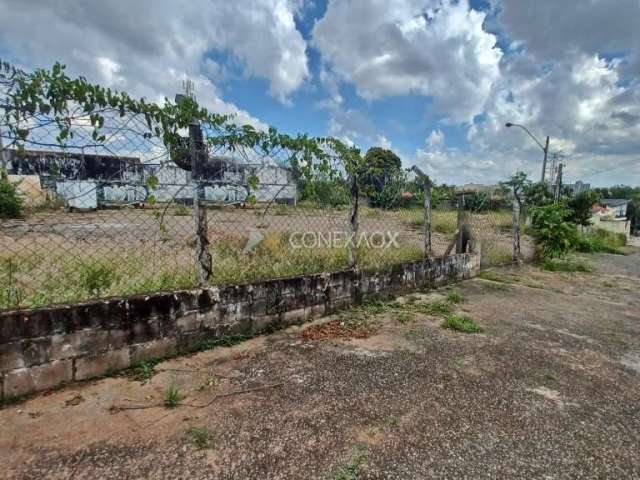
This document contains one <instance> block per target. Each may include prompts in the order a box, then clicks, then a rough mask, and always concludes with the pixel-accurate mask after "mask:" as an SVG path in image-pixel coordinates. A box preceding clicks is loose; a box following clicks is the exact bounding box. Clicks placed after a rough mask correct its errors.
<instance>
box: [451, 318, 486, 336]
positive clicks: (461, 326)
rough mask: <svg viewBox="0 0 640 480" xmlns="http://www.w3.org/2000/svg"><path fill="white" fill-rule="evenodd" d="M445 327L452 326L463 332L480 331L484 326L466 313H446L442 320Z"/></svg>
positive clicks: (453, 328) (452, 328)
mask: <svg viewBox="0 0 640 480" xmlns="http://www.w3.org/2000/svg"><path fill="white" fill-rule="evenodd" d="M442 326H443V327H444V328H450V329H451V330H456V331H458V332H463V333H480V332H482V328H481V327H480V326H479V325H478V324H477V323H476V322H475V320H474V319H473V318H471V317H468V316H466V315H446V316H445V317H444V321H443V322H442Z"/></svg>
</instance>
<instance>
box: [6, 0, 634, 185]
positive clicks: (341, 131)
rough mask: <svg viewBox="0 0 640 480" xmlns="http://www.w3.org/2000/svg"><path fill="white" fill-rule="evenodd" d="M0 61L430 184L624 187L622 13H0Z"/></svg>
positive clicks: (331, 8)
mask: <svg viewBox="0 0 640 480" xmlns="http://www.w3.org/2000/svg"><path fill="white" fill-rule="evenodd" d="M0 16H1V17H2V18H3V22H2V28H1V29H0V58H2V59H4V60H8V61H11V62H13V63H16V64H18V65H21V66H23V67H26V68H31V67H46V66H50V65H51V64H52V63H53V62H54V61H56V60H60V61H62V62H63V63H65V64H66V65H67V66H68V69H69V70H70V72H71V73H73V74H81V75H84V76H86V77H87V78H89V79H90V80H91V81H95V82H99V83H102V84H104V85H108V86H111V87H115V88H118V89H122V90H126V91H128V92H129V93H131V94H134V95H138V96H146V97H147V98H149V99H154V100H161V99H162V98H164V97H165V96H168V97H170V98H172V97H173V95H174V94H175V93H176V92H177V91H179V90H180V89H181V82H182V80H183V79H185V78H190V79H192V80H193V81H194V83H195V87H196V88H195V90H196V96H197V98H198V100H199V101H200V102H201V103H203V104H204V105H205V106H206V107H207V108H209V109H210V110H212V111H218V112H224V113H229V112H234V113H237V114H238V117H239V118H240V119H241V120H242V121H244V122H251V123H253V124H256V125H266V124H271V125H273V126H275V127H277V128H278V129H280V130H283V131H286V132H289V133H292V134H295V133H297V132H306V133H309V134H311V135H334V136H337V137H340V138H343V139H345V140H347V141H350V142H353V143H355V144H357V145H359V146H361V147H362V148H368V147H370V146H372V145H381V146H386V147H389V148H392V149H393V150H395V151H396V152H397V153H398V154H399V155H400V156H401V157H402V159H403V162H404V163H405V165H407V166H410V165H413V164H417V165H419V166H421V167H422V168H423V169H425V170H426V171H427V172H429V173H430V174H431V175H432V176H433V177H434V178H435V179H436V180H437V181H440V182H442V181H446V182H452V183H453V182H455V183H461V182H484V183H488V182H493V181H496V180H500V179H502V178H504V177H506V176H507V175H509V174H511V173H512V172H514V171H516V170H524V171H526V172H528V173H530V174H531V175H532V176H533V177H534V178H538V177H539V175H540V167H541V159H542V152H541V150H540V149H539V147H537V146H536V145H535V143H534V142H533V141H531V140H530V139H529V138H528V137H527V136H526V134H525V133H524V132H523V131H522V130H518V129H513V128H512V129H506V128H505V127H504V123H505V122H507V121H510V122H514V123H522V124H525V125H527V126H528V127H529V128H530V130H531V131H532V132H533V133H534V134H535V135H536V136H537V137H538V138H540V140H541V141H544V137H545V136H546V135H549V136H550V137H551V151H559V152H562V154H563V155H564V162H565V163H566V170H565V171H566V176H567V177H568V179H569V180H576V179H582V180H584V181H589V182H591V183H594V184H598V185H605V184H611V183H627V184H629V183H632V184H640V28H638V19H640V1H639V0H580V1H559V0H536V1H535V2H534V1H525V0H458V1H450V0H236V1H228V0H190V1H189V2H176V1H168V0H136V1H131V0H109V1H103V2H87V1H84V0H59V1H55V2H54V1H45V0H40V1H36V0H0Z"/></svg>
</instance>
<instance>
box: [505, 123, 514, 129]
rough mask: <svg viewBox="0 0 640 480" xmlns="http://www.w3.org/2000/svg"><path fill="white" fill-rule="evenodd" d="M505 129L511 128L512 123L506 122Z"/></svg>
mask: <svg viewBox="0 0 640 480" xmlns="http://www.w3.org/2000/svg"><path fill="white" fill-rule="evenodd" d="M504 126H505V127H507V128H509V127H513V123H511V122H507V123H505V124H504Z"/></svg>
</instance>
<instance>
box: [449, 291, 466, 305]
mask: <svg viewBox="0 0 640 480" xmlns="http://www.w3.org/2000/svg"><path fill="white" fill-rule="evenodd" d="M463 301H464V297H463V296H462V294H461V293H460V292H449V293H448V294H447V302H449V303H453V304H457V303H462V302H463Z"/></svg>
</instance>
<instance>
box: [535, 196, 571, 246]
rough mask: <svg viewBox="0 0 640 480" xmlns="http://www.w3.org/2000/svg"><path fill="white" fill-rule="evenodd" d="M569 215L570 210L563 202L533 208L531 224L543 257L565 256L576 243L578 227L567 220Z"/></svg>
mask: <svg viewBox="0 0 640 480" xmlns="http://www.w3.org/2000/svg"><path fill="white" fill-rule="evenodd" d="M569 215H570V211H569V210H567V208H566V207H565V206H564V205H562V204H552V205H546V206H544V207H536V208H534V209H533V211H532V216H531V226H532V227H533V234H534V238H535V240H536V242H537V244H538V246H539V247H540V249H541V252H542V256H543V257H545V258H557V257H564V256H565V255H566V254H567V253H569V252H570V251H571V248H572V247H573V246H574V245H575V244H576V242H577V239H578V229H577V227H576V225H575V224H573V223H569V222H568V221H567V220H566V219H567V217H568V216H569Z"/></svg>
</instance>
